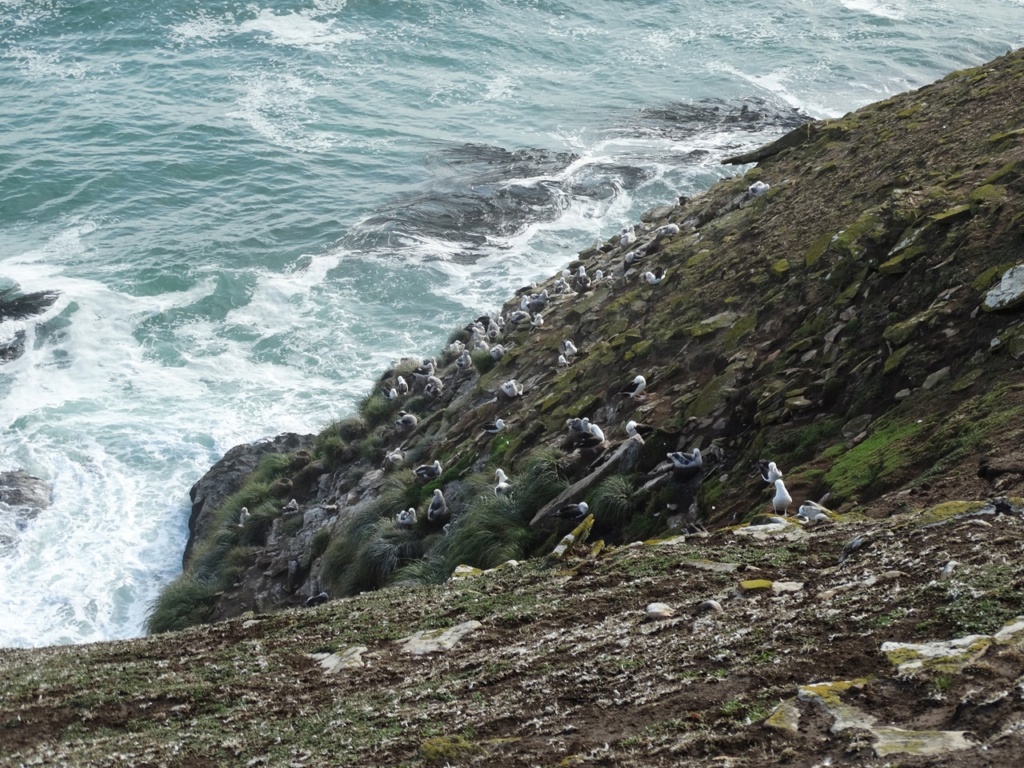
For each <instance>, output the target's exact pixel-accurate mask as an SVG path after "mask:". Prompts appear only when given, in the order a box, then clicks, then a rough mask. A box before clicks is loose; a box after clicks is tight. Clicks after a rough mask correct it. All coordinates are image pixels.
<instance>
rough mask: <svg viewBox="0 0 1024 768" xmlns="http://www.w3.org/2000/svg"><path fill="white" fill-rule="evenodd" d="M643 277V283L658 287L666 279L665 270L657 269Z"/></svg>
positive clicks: (644, 274)
mask: <svg viewBox="0 0 1024 768" xmlns="http://www.w3.org/2000/svg"><path fill="white" fill-rule="evenodd" d="M642 277H643V281H644V282H645V283H647V284H648V285H657V284H658V283H660V282H661V281H662V280H664V279H665V268H664V267H655V268H654V269H653V270H652V271H650V272H644V273H643V275H642Z"/></svg>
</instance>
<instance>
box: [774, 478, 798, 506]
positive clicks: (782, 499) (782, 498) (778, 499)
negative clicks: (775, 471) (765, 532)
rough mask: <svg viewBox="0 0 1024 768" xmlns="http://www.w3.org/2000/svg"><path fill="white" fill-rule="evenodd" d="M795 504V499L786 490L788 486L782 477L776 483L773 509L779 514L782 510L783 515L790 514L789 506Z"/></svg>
mask: <svg viewBox="0 0 1024 768" xmlns="http://www.w3.org/2000/svg"><path fill="white" fill-rule="evenodd" d="M792 503H793V497H792V496H790V495H789V491H787V490H786V484H785V483H784V482H782V478H781V477H780V478H779V479H778V480H776V481H775V497H774V498H773V499H772V509H774V510H775V512H776V513H778V512H779V511H780V510H781V511H782V514H784V515H785V514H788V510H789V505H790V504H792Z"/></svg>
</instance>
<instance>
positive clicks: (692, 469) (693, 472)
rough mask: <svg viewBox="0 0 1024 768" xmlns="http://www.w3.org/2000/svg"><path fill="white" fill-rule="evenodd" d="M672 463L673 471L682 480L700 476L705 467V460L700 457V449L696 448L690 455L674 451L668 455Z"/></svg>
mask: <svg viewBox="0 0 1024 768" xmlns="http://www.w3.org/2000/svg"><path fill="white" fill-rule="evenodd" d="M666 456H668V460H669V461H671V462H672V470H673V472H675V475H676V477H677V478H679V479H680V480H689V479H690V478H691V477H696V476H697V475H699V474H700V472H701V469H702V468H703V467H704V459H703V458H702V457H701V455H700V449H699V448H694V449H693V451H691V452H690V453H685V452H684V451H673V452H672V453H668V454H666Z"/></svg>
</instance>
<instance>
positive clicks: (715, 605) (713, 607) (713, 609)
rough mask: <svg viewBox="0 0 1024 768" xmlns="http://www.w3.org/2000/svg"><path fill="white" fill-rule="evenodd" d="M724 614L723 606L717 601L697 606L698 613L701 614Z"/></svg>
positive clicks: (709, 601) (705, 602)
mask: <svg viewBox="0 0 1024 768" xmlns="http://www.w3.org/2000/svg"><path fill="white" fill-rule="evenodd" d="M724 612H725V609H724V608H723V607H722V604H721V603H720V602H718V601H717V600H705V601H703V602H702V603H701V604H700V605H698V606H697V613H699V614H705V613H724Z"/></svg>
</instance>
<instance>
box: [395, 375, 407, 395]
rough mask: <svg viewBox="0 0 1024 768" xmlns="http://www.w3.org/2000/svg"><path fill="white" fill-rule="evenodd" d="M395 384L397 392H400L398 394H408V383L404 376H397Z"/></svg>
mask: <svg viewBox="0 0 1024 768" xmlns="http://www.w3.org/2000/svg"><path fill="white" fill-rule="evenodd" d="M396 386H397V389H398V394H400V395H407V394H409V383H408V382H407V381H406V380H405V377H404V376H399V377H398V380H397V381H396Z"/></svg>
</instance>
